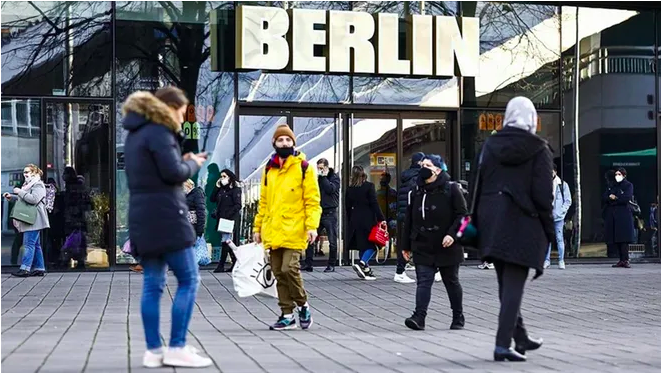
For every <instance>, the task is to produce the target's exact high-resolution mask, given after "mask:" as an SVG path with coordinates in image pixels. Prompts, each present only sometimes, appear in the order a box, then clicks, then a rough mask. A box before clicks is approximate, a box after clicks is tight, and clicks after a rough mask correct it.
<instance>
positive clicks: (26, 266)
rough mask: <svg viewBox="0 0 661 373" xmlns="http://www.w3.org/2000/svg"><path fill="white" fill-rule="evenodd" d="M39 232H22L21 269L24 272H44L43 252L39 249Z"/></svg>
mask: <svg viewBox="0 0 661 373" xmlns="http://www.w3.org/2000/svg"><path fill="white" fill-rule="evenodd" d="M39 233H40V231H26V232H23V246H24V251H23V260H22V261H21V269H23V270H25V271H30V270H31V269H32V270H35V271H45V270H46V266H45V264H44V252H43V250H42V249H41V243H40V241H41V238H40V234H39Z"/></svg>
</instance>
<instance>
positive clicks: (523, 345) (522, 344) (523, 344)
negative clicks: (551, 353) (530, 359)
mask: <svg viewBox="0 0 661 373" xmlns="http://www.w3.org/2000/svg"><path fill="white" fill-rule="evenodd" d="M542 343H544V340H543V339H541V338H540V339H532V338H530V337H528V336H526V337H525V339H522V340H521V341H516V342H515V346H516V347H514V350H515V351H516V352H518V353H520V354H521V355H525V354H526V351H534V350H536V349H538V348H540V347H542Z"/></svg>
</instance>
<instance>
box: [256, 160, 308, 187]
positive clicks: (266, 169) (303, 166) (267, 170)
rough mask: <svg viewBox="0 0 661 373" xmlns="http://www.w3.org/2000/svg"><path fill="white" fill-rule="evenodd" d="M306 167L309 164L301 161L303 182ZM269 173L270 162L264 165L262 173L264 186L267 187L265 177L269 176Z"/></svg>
mask: <svg viewBox="0 0 661 373" xmlns="http://www.w3.org/2000/svg"><path fill="white" fill-rule="evenodd" d="M308 166H310V164H309V163H308V161H301V172H302V173H303V181H305V172H306V171H307V170H308ZM269 171H271V162H270V161H269V163H268V164H267V165H266V168H265V171H264V186H267V185H268V177H266V176H267V175H268V174H269Z"/></svg>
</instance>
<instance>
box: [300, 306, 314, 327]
mask: <svg viewBox="0 0 661 373" xmlns="http://www.w3.org/2000/svg"><path fill="white" fill-rule="evenodd" d="M298 321H299V322H300V323H301V329H303V330H305V329H308V328H309V327H311V326H312V313H310V307H309V306H303V307H299V309H298Z"/></svg>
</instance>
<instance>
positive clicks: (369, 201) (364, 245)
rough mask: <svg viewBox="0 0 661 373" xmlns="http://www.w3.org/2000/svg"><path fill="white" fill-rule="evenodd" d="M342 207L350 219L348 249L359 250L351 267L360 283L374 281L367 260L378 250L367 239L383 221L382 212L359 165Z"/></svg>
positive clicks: (373, 190) (354, 172)
mask: <svg viewBox="0 0 661 373" xmlns="http://www.w3.org/2000/svg"><path fill="white" fill-rule="evenodd" d="M344 206H345V207H346V211H347V215H348V216H349V225H348V226H347V241H346V242H348V248H349V250H358V252H359V254H360V262H358V263H357V264H354V266H353V268H354V270H355V271H356V274H357V275H358V277H360V278H361V279H363V280H376V276H374V272H373V271H372V269H371V268H370V266H369V261H370V259H372V257H373V256H374V254H376V251H377V247H376V245H375V244H373V243H371V242H370V240H369V235H370V232H371V231H372V228H374V226H376V225H377V223H383V222H385V220H386V219H385V217H384V216H383V212H381V209H380V208H379V203H378V202H377V200H376V189H374V184H372V183H370V182H369V181H367V175H366V174H365V170H364V169H363V167H362V166H358V165H356V166H353V168H352V169H351V180H350V181H349V188H348V189H347V191H346V193H345V195H344Z"/></svg>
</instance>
